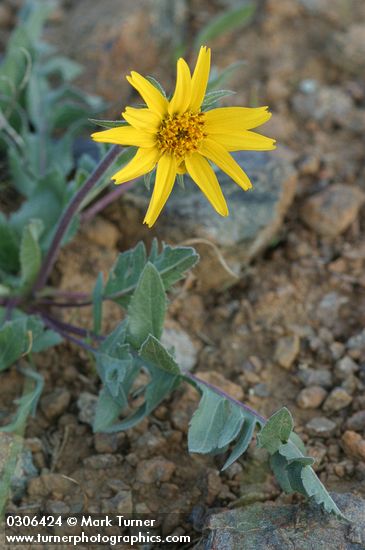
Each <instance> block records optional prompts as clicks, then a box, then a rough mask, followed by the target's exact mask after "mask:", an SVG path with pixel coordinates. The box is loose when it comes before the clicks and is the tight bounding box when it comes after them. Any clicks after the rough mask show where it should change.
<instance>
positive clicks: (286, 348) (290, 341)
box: [275, 334, 300, 369]
mask: <svg viewBox="0 0 365 550" xmlns="http://www.w3.org/2000/svg"><path fill="white" fill-rule="evenodd" d="M299 350H300V338H299V336H298V335H297V334H293V335H291V336H285V337H284V338H280V340H279V341H278V343H277V346H276V350H275V361H277V362H278V363H279V365H280V366H281V367H283V368H284V369H290V367H291V366H292V365H293V363H294V361H295V359H296V358H297V356H298V353H299Z"/></svg>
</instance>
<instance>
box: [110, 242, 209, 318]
mask: <svg viewBox="0 0 365 550" xmlns="http://www.w3.org/2000/svg"><path fill="white" fill-rule="evenodd" d="M198 259H199V256H198V254H197V253H196V251H195V250H194V249H193V248H190V247H183V246H179V247H171V246H169V245H166V244H164V243H162V250H161V252H159V251H158V244H157V241H156V240H154V241H153V244H152V249H151V253H150V256H149V258H148V260H149V261H150V263H151V264H153V265H154V266H155V267H156V269H157V270H158V271H159V273H160V276H161V279H162V282H163V286H164V288H165V290H168V289H169V288H170V287H171V286H172V285H173V284H175V283H176V282H177V281H179V280H180V279H182V278H183V277H184V274H185V272H186V271H187V270H188V269H190V268H191V267H193V266H194V264H195V263H196V262H197V261H198ZM146 262H147V255H146V249H145V246H144V244H143V243H142V242H140V243H138V244H137V246H136V247H135V248H133V249H132V250H128V251H127V252H123V253H122V254H120V255H119V256H118V259H117V261H116V263H115V265H114V266H113V268H112V269H111V271H110V273H109V277H108V280H107V283H106V286H105V290H104V298H107V299H110V300H113V301H115V302H117V303H118V304H120V305H121V306H124V307H125V306H127V305H128V304H129V302H130V298H131V295H132V293H133V291H134V290H135V288H136V286H137V283H138V280H139V277H140V275H141V273H142V270H143V268H144V266H145V264H146Z"/></svg>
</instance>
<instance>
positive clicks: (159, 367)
mask: <svg viewBox="0 0 365 550" xmlns="http://www.w3.org/2000/svg"><path fill="white" fill-rule="evenodd" d="M31 8H32V9H31ZM46 12H47V10H45V8H44V3H42V2H39V3H37V2H36V3H35V2H33V3H31V4H29V5H28V7H27V11H26V12H24V13H23V15H24V19H23V22H22V24H21V25H20V27H19V28H18V29H17V30H16V31H15V33H14V35H13V38H12V40H11V42H10V45H9V50H8V52H7V55H6V58H5V60H4V62H3V65H2V67H1V68H0V71H1V72H0V75H1V79H0V82H1V86H2V88H1V90H2V95H1V103H0V105H1V111H0V112H1V116H2V121H3V134H2V141H3V145H6V146H7V156H8V161H9V170H10V175H9V183H8V185H9V186H10V185H11V186H14V187H15V189H16V190H17V191H18V192H19V193H20V194H21V195H22V197H23V202H22V203H21V206H20V208H19V209H18V210H16V211H15V212H13V213H10V214H9V215H8V216H5V215H4V214H2V215H1V218H0V280H1V284H0V305H1V307H0V370H5V369H8V368H10V367H12V365H14V364H15V368H18V369H19V370H20V372H22V373H23V374H24V376H25V377H26V379H27V380H28V381H29V383H28V384H27V385H26V391H25V392H24V394H23V396H22V397H21V399H20V400H19V401H18V410H17V413H16V414H15V417H14V419H13V421H12V422H11V423H10V424H9V425H7V426H3V427H2V428H1V429H2V430H3V431H7V432H16V433H22V432H23V431H24V427H25V423H26V419H27V417H28V415H29V414H33V413H34V412H35V410H36V406H37V402H38V399H39V397H40V394H41V391H42V386H43V381H42V377H41V375H40V374H39V373H37V372H36V370H35V366H34V364H33V361H32V356H33V354H34V353H38V352H41V351H43V350H45V349H47V348H49V347H50V346H54V345H57V344H58V343H60V342H61V341H62V340H68V341H70V342H73V343H75V344H77V345H79V346H81V347H82V348H84V349H86V350H87V351H88V352H89V356H90V360H91V361H94V362H95V366H96V369H97V372H98V374H99V376H100V380H101V389H100V393H99V397H98V402H97V407H96V415H95V420H94V426H93V427H94V430H95V431H103V432H116V431H120V430H125V429H128V428H131V427H133V426H135V425H136V424H137V423H138V422H140V421H141V420H142V419H143V418H145V417H146V416H147V415H149V414H151V413H152V412H153V411H154V409H155V408H156V407H157V406H158V405H159V404H160V403H161V402H162V401H163V400H164V399H165V398H166V397H167V396H168V395H169V394H170V393H171V392H172V391H174V390H175V389H176V388H177V387H178V386H179V385H180V384H181V383H183V382H185V383H188V384H191V385H193V386H194V388H195V389H196V390H197V391H198V392H199V393H200V394H201V401H200V404H199V407H198V409H197V410H196V412H195V413H194V415H193V417H192V419H191V422H190V427H189V433H188V444H189V450H190V451H191V452H196V453H204V454H218V453H228V456H227V458H226V461H225V464H224V466H223V469H225V468H227V467H228V466H230V465H231V464H232V463H233V462H234V461H235V460H237V459H238V458H239V457H240V456H241V455H242V454H243V453H244V452H245V451H246V449H247V447H248V445H249V443H250V441H251V440H252V438H253V437H254V435H255V433H256V432H257V444H258V446H260V447H263V448H265V449H266V450H267V451H268V453H269V454H270V457H271V458H270V464H271V467H272V469H273V471H274V473H275V475H276V478H277V480H278V482H279V484H280V486H281V487H282V488H283V490H284V491H286V492H288V493H291V492H293V491H299V492H300V493H302V494H304V495H306V496H307V497H310V498H313V499H314V500H315V501H316V502H317V503H319V504H321V505H323V507H324V509H325V510H326V511H328V512H333V513H335V514H337V515H338V516H341V512H340V510H339V509H338V508H337V506H336V504H335V503H334V502H333V500H332V499H331V497H330V495H329V494H328V492H327V491H326V489H325V488H324V486H323V485H322V483H321V482H320V481H319V479H318V478H317V476H316V474H315V472H314V470H313V469H312V463H313V462H314V460H313V459H312V458H310V457H307V456H306V455H305V449H304V447H303V444H302V442H301V440H300V439H299V437H298V436H297V435H296V434H295V433H294V432H293V420H292V417H291V415H290V413H289V411H288V410H287V409H286V408H283V409H281V410H279V411H278V412H277V413H275V414H274V415H273V416H272V417H271V418H269V419H268V420H266V419H265V418H263V417H262V416H261V415H260V414H259V413H257V412H256V411H254V410H252V409H251V408H250V407H248V406H247V405H245V404H243V403H240V402H238V401H236V400H235V399H233V398H232V397H230V396H229V395H227V394H225V393H224V392H223V391H221V390H220V389H219V388H216V387H214V386H212V385H210V384H208V383H207V382H205V381H203V380H201V379H199V378H198V377H197V376H195V375H194V374H191V373H190V372H184V371H182V370H181V369H180V367H179V365H178V364H177V363H176V360H175V358H174V352H173V350H171V349H166V348H165V347H164V346H163V345H162V343H161V340H160V338H161V334H162V330H163V325H164V319H165V314H166V309H167V305H168V300H167V292H168V291H169V290H170V288H171V287H172V286H173V285H174V284H176V283H177V282H178V281H179V280H181V279H182V278H183V277H184V276H185V274H186V272H187V271H188V270H189V269H191V268H192V267H193V266H194V265H195V263H196V262H197V261H198V255H197V253H196V252H195V250H194V249H193V248H189V247H171V246H169V245H166V244H162V245H161V246H159V245H158V243H157V241H154V242H153V244H152V247H151V249H150V250H149V251H148V252H147V250H146V248H145V246H144V244H142V243H139V244H138V245H137V246H136V247H135V248H134V249H132V250H128V251H126V252H123V253H121V254H120V255H119V256H118V258H117V259H116V262H115V265H114V266H113V268H112V269H111V271H110V273H109V275H108V277H107V278H106V280H104V279H103V275H102V274H99V276H98V277H97V280H96V282H95V286H94V289H93V291H92V292H91V293H90V295H88V294H79V293H78V294H73V293H66V292H61V291H58V290H57V289H55V288H53V287H51V286H49V276H50V274H51V272H52V269H53V266H54V264H55V261H56V259H57V257H58V253H59V251H60V248H61V246H63V245H64V244H65V243H66V242H68V241H69V240H70V239H71V238H72V237H73V236H74V235H75V233H76V232H77V229H78V226H79V223H80V218H81V213H82V212H83V211H85V208H86V207H87V205H89V204H90V202H91V201H94V199H95V198H96V197H97V196H98V195H99V194H100V193H101V191H103V190H104V189H105V188H106V187H107V186H108V185H109V180H110V174H111V171H112V170H115V169H116V167H117V170H118V171H117V173H116V174H115V175H114V176H113V177H114V179H115V180H116V182H117V183H122V182H124V181H128V180H130V179H131V178H137V177H139V176H141V175H143V174H144V173H150V172H151V171H152V170H153V169H154V166H155V165H156V163H158V164H157V174H156V183H155V187H154V191H153V195H152V200H151V204H150V207H149V210H148V212H147V215H146V220H145V221H146V223H147V224H148V225H150V226H151V225H152V224H153V223H154V222H155V221H156V219H157V217H158V215H159V213H160V211H161V209H162V208H163V205H164V204H165V202H166V200H167V198H168V195H169V192H170V190H171V187H172V185H173V183H174V181H175V177H176V174H177V173H178V174H179V175H182V174H183V173H184V172H185V171H188V172H189V173H190V175H191V176H192V178H193V179H194V180H195V181H196V183H197V184H198V185H199V187H200V188H201V189H202V191H203V192H204V193H205V194H206V196H207V197H208V199H209V200H210V202H211V203H212V205H213V206H214V208H216V210H217V211H218V212H219V213H220V214H223V215H226V214H227V213H228V211H227V207H226V204H225V200H224V197H223V195H222V192H221V190H220V187H219V184H218V182H217V179H216V176H215V175H214V172H213V170H212V169H211V167H210V164H209V163H208V161H207V160H205V158H204V157H207V158H208V159H210V160H212V161H214V162H215V163H216V164H217V165H218V166H220V167H221V168H222V169H224V170H225V171H226V172H227V173H229V175H231V177H232V178H233V179H234V180H235V181H236V182H237V183H238V184H239V185H241V186H242V187H243V188H244V189H247V188H249V187H250V183H249V180H248V178H247V176H246V175H245V174H244V172H243V171H242V169H241V168H240V167H239V166H238V165H237V164H236V163H235V161H234V160H233V159H232V157H230V155H229V153H228V151H232V150H236V149H241V148H246V149H247V148H250V149H271V148H273V146H274V142H273V140H271V139H270V138H266V137H263V136H260V135H258V134H255V133H254V132H251V131H250V129H251V128H253V127H256V126H257V125H259V124H262V123H263V122H265V121H266V120H267V119H268V118H269V116H270V115H269V114H268V112H267V110H266V108H259V109H244V108H239V107H234V108H223V109H212V110H211V108H212V106H213V104H214V102H215V101H217V100H218V99H220V98H221V97H222V96H223V95H225V92H221V91H212V90H209V91H208V92H206V87H207V83H208V74H209V55H210V52H209V50H208V49H205V48H202V49H201V50H200V54H199V57H198V63H197V68H196V70H195V72H194V73H193V77H192V81H191V76H190V70H189V68H188V66H187V64H186V63H185V61H183V60H182V59H180V60H179V61H178V77H177V85H176V89H175V93H174V94H173V96H172V98H171V99H168V98H167V96H166V94H165V93H164V92H163V90H162V87H161V85H160V84H159V83H157V82H156V81H155V80H154V79H151V78H150V79H148V80H147V79H144V78H143V77H141V76H140V75H138V74H137V73H132V77H131V78H130V82H131V83H132V85H133V86H135V87H136V88H137V89H138V90H139V92H140V93H141V95H142V97H143V99H144V100H145V101H146V104H147V107H145V106H144V107H143V108H141V109H132V108H127V109H126V112H125V114H124V118H125V121H117V122H105V121H100V124H101V125H104V126H107V127H108V130H106V131H102V132H100V133H97V134H94V138H95V139H96V140H98V141H107V142H110V141H111V142H113V143H121V144H126V145H130V146H131V147H130V148H129V149H126V150H124V151H123V152H121V151H120V150H119V148H118V147H117V146H115V145H114V146H113V147H111V148H109V149H107V150H105V149H102V148H101V151H104V153H105V155H104V156H103V157H102V158H101V160H100V161H99V163H96V162H95V160H93V159H92V158H91V157H90V156H87V155H84V156H83V157H81V158H80V159H79V160H78V162H77V163H75V161H74V159H73V157H72V149H71V147H72V142H73V140H74V138H75V135H77V133H78V132H79V130H80V128H81V127H82V126H83V125H84V124H85V122H86V114H88V115H89V114H90V113H91V111H92V110H94V111H95V110H98V109H100V108H101V105H102V104H101V101H100V100H99V99H97V98H90V97H88V96H85V95H84V94H81V93H80V92H79V91H78V90H76V89H74V88H72V87H71V86H70V84H69V81H70V79H71V80H72V78H73V77H74V76H75V75H76V73H77V71H78V68H77V67H76V66H75V65H74V64H73V63H72V62H70V61H69V60H67V59H64V58H59V57H54V56H53V53H54V52H52V51H51V50H50V49H49V47H46V46H45V45H44V44H42V45H41V46H40V45H39V44H38V38H39V34H40V30H41V24H42V21H43V20H44V18H45V16H46ZM37 44H38V45H37ZM45 55H46V57H47V58H46V60H45V58H44V56H45ZM14 56H16V58H17V59H18V60H22V63H20V62H19V63H17V64H16V68H17V70H16V71H15V72H14V71H13V72H12V70H11V68H12V67H14V65H13V63H11V62H9V59H11V58H12V59H14ZM55 73H57V74H58V78H57V80H56V83H55V81H54V75H55ZM189 94H190V95H189ZM194 94H195V95H194ZM194 101H195V103H192V102H194ZM192 105H193V107H192ZM224 109H227V110H224ZM193 111H194V113H196V114H194V113H193V114H192V112H193ZM77 113H78V115H77ZM237 117H238V118H237ZM218 119H219V120H218ZM70 120H73V121H74V123H73V124H72V125H71V126H70V124H69V121H70ZM197 120H198V121H199V122H197ZM207 121H208V122H207ZM128 123H130V124H128ZM150 124H152V126H149V125H150ZM154 125H155V126H154ZM142 127H143V128H144V129H143V130H141V128H142ZM222 128H223V129H224V132H225V133H224V132H223V134H220V133H219V132H220V130H221V129H222ZM240 128H241V130H240ZM242 128H243V129H242ZM135 147H138V150H137V152H135ZM133 154H135V156H134V157H133V159H132V160H130V159H131V155H133ZM136 159H137V160H136ZM229 159H231V160H229ZM128 160H130V163H129V164H126V162H127V161H128ZM137 161H138V162H137ZM125 164H126V166H124V165H125ZM121 189H123V188H121ZM118 193H119V191H118ZM114 198H115V190H114V191H111V192H110V193H109V194H106V195H104V196H103V197H102V198H99V199H98V200H97V201H96V202H95V203H94V204H93V206H92V207H91V210H92V213H95V212H97V211H99V210H100V209H101V208H102V207H103V206H105V205H106V204H107V203H108V202H110V201H111V200H113V199H114ZM89 215H90V210H89ZM108 300H109V301H113V302H115V303H116V304H118V305H119V306H120V307H121V308H122V309H123V310H124V312H125V315H124V317H123V320H122V321H121V322H120V323H119V324H118V325H117V326H116V327H115V329H114V330H113V331H112V332H111V333H110V334H102V333H101V325H102V318H103V304H104V303H105V301H108ZM78 307H90V308H92V312H93V330H88V329H85V328H83V327H80V326H75V325H72V324H69V323H65V322H63V321H62V320H61V319H60V318H59V317H58V316H57V315H56V313H55V312H56V311H57V310H58V308H78ZM121 318H122V315H121ZM17 365H18V366H17ZM20 365H22V366H20ZM24 365H27V366H24ZM137 383H138V384H137ZM137 386H138V387H137ZM137 393H138V396H139V397H141V396H143V402H142V404H141V405H139V406H138V407H137V408H133V407H132V406H131V403H132V401H133V399H132V398H133V397H134V396H135V395H136V394H137ZM127 411H129V414H127Z"/></svg>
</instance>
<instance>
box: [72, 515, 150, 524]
mask: <svg viewBox="0 0 365 550" xmlns="http://www.w3.org/2000/svg"><path fill="white" fill-rule="evenodd" d="M156 521H157V520H155V519H147V518H145V519H140V518H139V519H137V518H127V517H124V516H113V517H110V516H104V517H102V518H101V517H97V518H95V517H93V516H83V517H82V518H81V521H80V525H81V527H112V526H114V525H117V526H118V527H154V526H155V524H156Z"/></svg>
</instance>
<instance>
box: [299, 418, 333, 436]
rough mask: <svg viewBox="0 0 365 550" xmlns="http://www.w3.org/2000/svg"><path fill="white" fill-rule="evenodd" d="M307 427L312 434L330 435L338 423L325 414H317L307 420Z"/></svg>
mask: <svg viewBox="0 0 365 550" xmlns="http://www.w3.org/2000/svg"><path fill="white" fill-rule="evenodd" d="M306 428H307V430H308V432H309V434H310V435H316V436H319V437H330V436H331V435H332V434H333V432H334V431H335V429H336V424H335V422H333V421H332V420H330V419H329V418H325V417H324V416H317V417H315V418H312V420H310V421H309V422H307V424H306Z"/></svg>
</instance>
